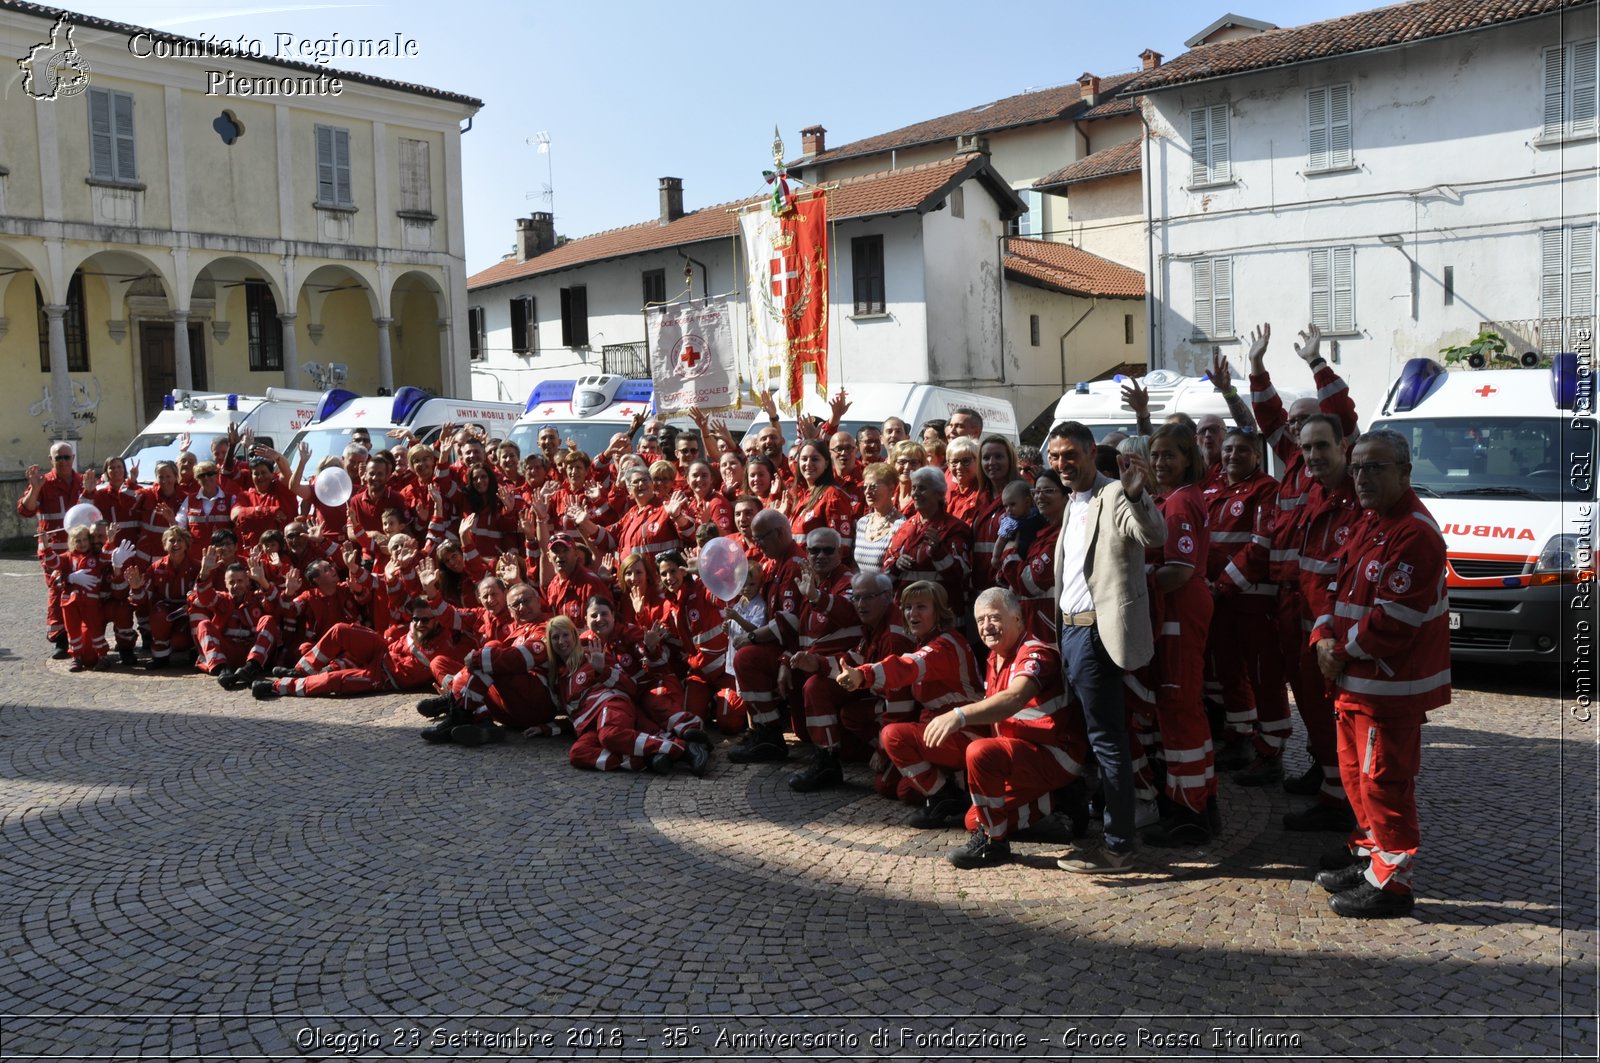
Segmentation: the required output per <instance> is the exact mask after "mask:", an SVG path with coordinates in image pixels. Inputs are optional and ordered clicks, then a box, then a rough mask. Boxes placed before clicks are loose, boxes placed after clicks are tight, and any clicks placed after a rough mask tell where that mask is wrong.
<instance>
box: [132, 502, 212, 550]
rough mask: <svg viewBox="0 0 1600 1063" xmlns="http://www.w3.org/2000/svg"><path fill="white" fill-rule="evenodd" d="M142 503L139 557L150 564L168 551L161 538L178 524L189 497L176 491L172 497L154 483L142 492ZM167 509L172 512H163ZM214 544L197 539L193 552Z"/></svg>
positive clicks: (140, 505)
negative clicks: (179, 516)
mask: <svg viewBox="0 0 1600 1063" xmlns="http://www.w3.org/2000/svg"><path fill="white" fill-rule="evenodd" d="M139 500H140V501H139V544H138V549H139V554H138V556H139V560H140V562H141V563H144V564H149V563H150V562H151V561H153V560H155V559H156V558H158V557H160V556H161V555H162V554H163V553H165V552H166V550H165V549H164V548H163V547H162V545H161V537H162V536H163V535H165V534H166V531H167V529H168V528H170V527H172V526H173V525H174V524H176V523H177V522H178V511H179V510H181V509H182V508H183V507H184V504H185V503H186V502H187V501H188V496H187V495H185V494H184V493H183V492H182V491H179V490H177V489H176V488H174V489H173V492H172V494H170V495H163V494H162V493H161V487H160V485H158V484H152V485H151V486H149V487H145V488H141V489H140V491H139ZM163 506H165V507H166V508H167V509H168V510H170V511H171V512H170V513H165V512H162V507H163ZM210 545H211V540H210V539H209V538H207V539H206V540H205V541H203V542H202V541H201V540H200V539H199V538H198V537H197V538H196V539H195V545H194V546H193V547H192V549H195V550H204V549H205V548H206V547H207V546H210Z"/></svg>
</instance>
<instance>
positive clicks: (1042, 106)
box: [790, 73, 1134, 167]
mask: <svg viewBox="0 0 1600 1063" xmlns="http://www.w3.org/2000/svg"><path fill="white" fill-rule="evenodd" d="M1133 76H1134V75H1133V74H1132V73H1127V74H1112V75H1110V76H1109V77H1103V78H1101V79H1100V102H1099V103H1097V104H1096V105H1095V106H1094V107H1093V108H1085V107H1084V106H1083V94H1082V91H1081V90H1080V89H1079V87H1078V84H1077V82H1073V83H1072V84H1070V85H1058V86H1056V87H1055V88H1050V89H1040V90H1039V91H1037V92H1024V93H1021V94H1019V95H1016V96H1007V97H1006V98H1005V99H1003V100H995V101H993V102H992V103H985V104H980V105H979V106H977V107H969V108H967V109H966V110H965V111H957V112H956V113H954V114H946V115H941V116H940V117H938V118H930V119H928V120H927V121H925V122H917V123H916V124H914V125H908V126H904V127H902V128H900V129H896V130H893V131H891V132H888V133H879V134H878V135H876V136H871V137H866V138H865V139H862V140H855V141H851V142H850V143H849V144H842V145H840V146H839V147H836V148H829V149H828V150H827V151H825V152H823V153H822V154H820V155H816V156H814V157H811V158H800V159H796V160H794V161H793V162H791V163H790V165H791V166H795V167H798V166H814V165H816V164H817V163H819V162H833V161H836V160H839V159H851V158H855V157H857V156H860V155H874V154H877V153H878V152H881V151H890V150H892V149H898V148H909V147H914V146H916V145H918V144H931V143H934V142H936V141H941V140H954V139H955V138H956V137H958V136H963V135H967V134H973V133H992V132H994V131H995V130H999V129H1011V128H1013V127H1015V126H1022V125H1029V124H1032V123H1034V122H1048V121H1052V120H1054V119H1057V118H1063V117H1071V118H1078V117H1087V116H1088V115H1087V112H1088V111H1090V110H1094V111H1096V112H1098V111H1100V109H1102V108H1105V109H1106V110H1107V112H1108V113H1107V114H1098V113H1097V114H1096V115H1095V117H1108V116H1109V114H1125V113H1131V112H1132V110H1133V108H1131V107H1128V106H1126V105H1125V104H1122V103H1120V102H1116V101H1112V100H1109V99H1107V97H1109V96H1111V95H1112V94H1113V93H1115V92H1116V91H1117V90H1119V89H1120V88H1121V87H1122V86H1123V84H1124V83H1126V82H1127V81H1128V80H1129V79H1131V78H1132V77H1133Z"/></svg>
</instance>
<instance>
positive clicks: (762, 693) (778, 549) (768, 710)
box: [728, 509, 804, 764]
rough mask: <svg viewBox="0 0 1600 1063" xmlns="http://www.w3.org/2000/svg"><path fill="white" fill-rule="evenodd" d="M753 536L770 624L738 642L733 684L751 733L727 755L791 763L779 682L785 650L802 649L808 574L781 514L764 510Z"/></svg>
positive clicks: (731, 758) (743, 761)
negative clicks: (762, 566) (763, 563)
mask: <svg viewBox="0 0 1600 1063" xmlns="http://www.w3.org/2000/svg"><path fill="white" fill-rule="evenodd" d="M750 533H751V534H752V535H753V536H754V537H755V541H756V545H757V546H758V547H760V548H761V553H762V555H763V556H764V557H765V558H766V559H767V568H768V571H767V579H766V582H765V583H764V584H763V585H762V588H761V594H762V597H763V598H765V599H766V605H767V617H768V618H769V619H768V620H767V623H766V625H765V626H763V627H760V628H757V629H756V630H754V631H752V632H750V633H748V634H740V635H736V636H734V639H733V649H734V652H733V675H734V680H735V683H736V685H737V687H738V690H739V696H740V697H742V698H743V699H744V702H745V706H746V707H747V708H748V709H749V712H750V733H749V734H748V735H747V736H746V737H745V740H744V741H743V742H742V743H740V744H739V746H738V747H736V748H735V749H734V750H733V751H732V752H730V753H729V754H728V760H729V761H731V762H732V763H734V764H759V763H771V762H776V761H783V760H788V759H789V747H788V745H787V743H786V742H785V741H784V737H783V707H784V705H783V699H782V694H781V693H780V690H779V686H778V679H779V670H780V668H781V666H782V663H783V657H784V647H785V646H790V647H792V646H795V645H797V644H798V640H799V634H800V611H801V603H802V598H801V595H800V584H801V577H802V575H803V574H804V569H803V568H802V566H801V562H800V556H799V555H800V551H799V549H798V548H797V547H796V546H795V541H794V529H793V528H792V527H791V526H790V524H789V519H788V518H787V517H785V516H784V515H783V514H782V513H780V512H778V511H777V510H775V509H764V510H762V511H761V512H760V513H757V514H756V517H755V520H753V521H751V522H750Z"/></svg>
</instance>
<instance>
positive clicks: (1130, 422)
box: [1051, 369, 1317, 476]
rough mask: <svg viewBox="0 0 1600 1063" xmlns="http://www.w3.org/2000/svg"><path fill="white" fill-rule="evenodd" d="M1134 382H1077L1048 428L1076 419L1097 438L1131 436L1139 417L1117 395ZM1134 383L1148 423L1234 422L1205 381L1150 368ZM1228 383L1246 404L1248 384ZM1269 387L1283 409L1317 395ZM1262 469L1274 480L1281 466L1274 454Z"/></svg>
mask: <svg viewBox="0 0 1600 1063" xmlns="http://www.w3.org/2000/svg"><path fill="white" fill-rule="evenodd" d="M1133 380H1134V378H1132V377H1125V376H1123V375H1121V374H1120V373H1119V374H1118V375H1117V376H1116V377H1115V378H1113V379H1111V380H1094V381H1080V382H1079V383H1078V385H1077V386H1076V387H1074V388H1073V389H1072V390H1071V391H1069V392H1067V393H1066V394H1065V395H1063V396H1061V401H1059V402H1057V403H1056V411H1055V420H1054V422H1053V423H1052V425H1051V427H1052V429H1053V428H1054V427H1055V426H1056V425H1060V424H1064V423H1065V422H1067V421H1078V422H1079V423H1081V424H1083V425H1086V426H1087V427H1088V428H1089V429H1090V430H1091V431H1093V432H1094V437H1095V439H1096V440H1101V439H1104V438H1105V437H1106V436H1108V435H1110V434H1111V433H1112V432H1126V433H1127V434H1129V435H1133V434H1134V433H1135V432H1137V431H1138V430H1139V429H1138V423H1139V422H1138V417H1137V416H1135V414H1134V412H1133V408H1132V407H1130V406H1129V405H1128V403H1127V401H1126V400H1125V399H1123V397H1122V389H1123V388H1124V387H1125V386H1127V385H1128V384H1131V383H1132V382H1133ZM1139 382H1140V384H1141V385H1143V387H1144V389H1145V390H1146V391H1148V392H1149V393H1150V422H1151V424H1153V425H1155V426H1157V427H1159V426H1160V425H1161V423H1162V422H1163V421H1165V420H1166V419H1167V417H1168V416H1169V415H1170V414H1174V413H1186V414H1188V415H1189V416H1190V417H1193V418H1195V419H1196V420H1199V419H1200V418H1201V417H1204V416H1206V415H1207V414H1216V415H1217V416H1218V417H1221V418H1222V420H1223V421H1224V422H1225V423H1227V424H1230V425H1231V424H1232V423H1233V417H1232V415H1231V414H1229V413H1228V403H1227V402H1226V400H1224V399H1223V397H1222V394H1221V393H1220V392H1219V391H1217V389H1216V388H1215V387H1213V386H1212V384H1211V381H1210V380H1209V379H1208V378H1206V377H1203V376H1184V375H1183V374H1182V373H1177V372H1174V371H1173V370H1171V369H1155V370H1152V371H1151V372H1149V373H1147V374H1146V375H1145V376H1144V377H1142V378H1139ZM1232 384H1233V386H1234V388H1235V389H1236V390H1237V391H1238V392H1239V397H1240V398H1242V399H1244V402H1245V405H1247V406H1248V405H1249V404H1250V381H1249V380H1248V379H1246V378H1244V377H1234V378H1233V380H1232ZM1272 384H1273V387H1274V388H1276V389H1277V392H1278V398H1279V399H1281V400H1282V401H1283V405H1284V408H1285V409H1287V408H1288V407H1289V405H1290V404H1291V403H1293V402H1294V401H1296V400H1297V399H1303V398H1310V399H1314V398H1316V397H1317V394H1316V389H1315V388H1306V389H1299V388H1292V387H1286V386H1285V385H1284V384H1283V383H1282V382H1280V381H1278V380H1276V379H1275V380H1273V382H1272ZM1267 470H1268V471H1269V472H1271V473H1272V474H1273V475H1275V476H1278V475H1282V473H1283V466H1282V463H1281V462H1279V461H1278V458H1277V455H1276V454H1273V453H1269V454H1268V455H1267Z"/></svg>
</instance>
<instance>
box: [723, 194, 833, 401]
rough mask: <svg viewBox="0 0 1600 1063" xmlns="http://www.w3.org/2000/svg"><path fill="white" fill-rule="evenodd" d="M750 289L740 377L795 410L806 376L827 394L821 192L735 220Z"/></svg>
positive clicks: (825, 232)
mask: <svg viewBox="0 0 1600 1063" xmlns="http://www.w3.org/2000/svg"><path fill="white" fill-rule="evenodd" d="M739 230H740V234H741V235H742V237H743V239H744V253H745V276H746V278H747V281H748V284H749V289H748V294H749V306H750V345H749V352H748V356H747V358H746V359H745V364H744V366H743V367H742V370H743V371H742V375H743V376H744V378H745V379H746V380H747V381H749V383H750V385H751V386H752V387H754V388H756V389H766V390H776V391H777V398H778V400H779V401H780V402H782V403H783V404H784V405H785V406H788V407H790V408H794V407H797V406H799V404H800V401H801V399H802V397H803V396H804V392H805V374H806V371H807V370H808V369H809V370H810V371H811V372H812V374H813V375H814V376H815V378H816V388H817V394H818V395H821V396H823V397H824V398H826V397H827V393H828V205H827V196H826V193H825V192H824V191H823V190H822V189H806V190H803V191H801V192H798V193H795V194H793V195H792V196H790V197H788V198H787V200H786V201H785V203H784V207H783V209H782V210H781V212H780V213H778V214H773V213H772V211H771V209H770V207H769V206H768V205H767V204H765V203H764V204H762V205H761V206H760V207H757V208H754V209H752V210H747V211H745V212H744V213H743V214H742V215H740V218H739Z"/></svg>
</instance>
